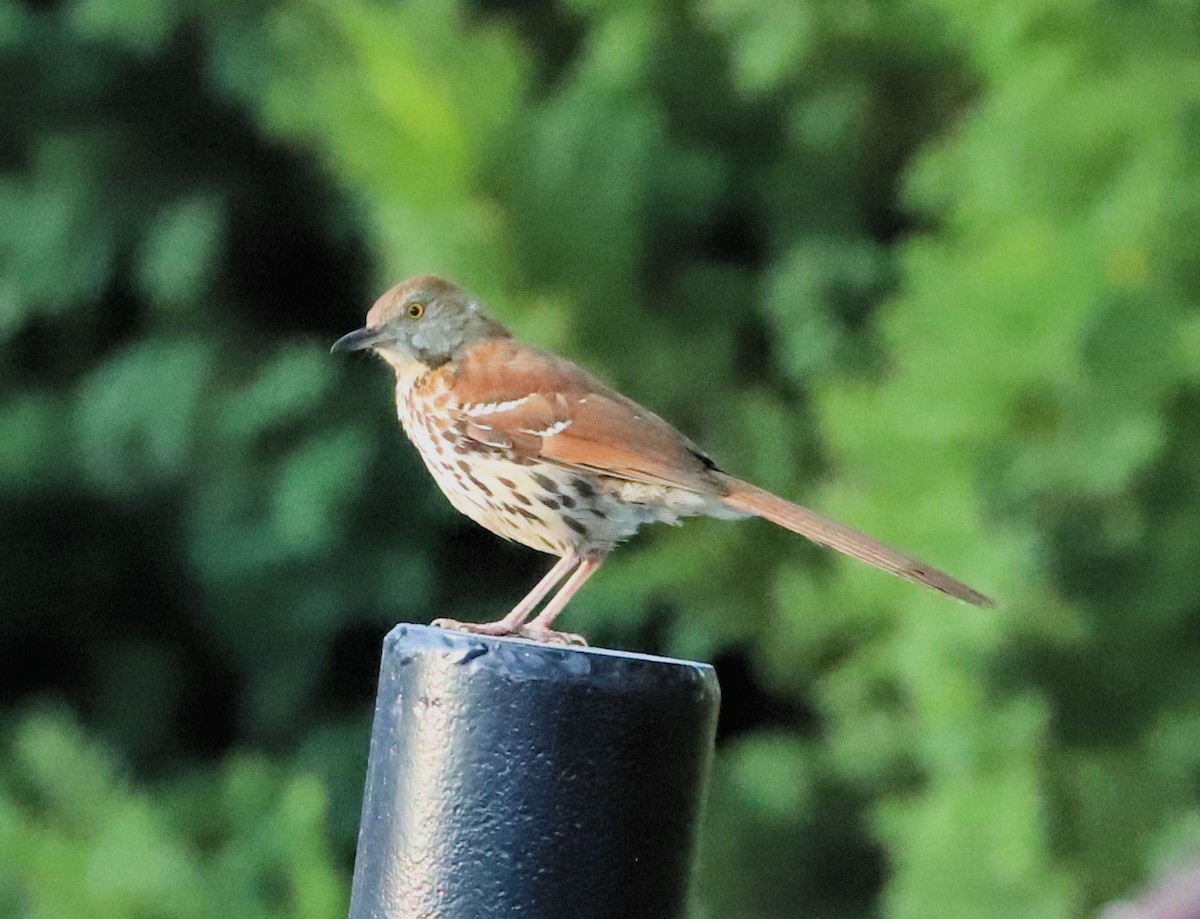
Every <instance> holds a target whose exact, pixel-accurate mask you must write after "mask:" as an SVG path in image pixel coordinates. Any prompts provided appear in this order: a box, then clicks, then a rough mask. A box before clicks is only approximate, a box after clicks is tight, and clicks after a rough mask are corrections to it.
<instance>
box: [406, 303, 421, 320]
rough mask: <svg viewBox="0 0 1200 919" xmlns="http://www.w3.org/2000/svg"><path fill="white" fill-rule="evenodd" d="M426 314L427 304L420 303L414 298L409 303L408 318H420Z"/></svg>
mask: <svg viewBox="0 0 1200 919" xmlns="http://www.w3.org/2000/svg"><path fill="white" fill-rule="evenodd" d="M424 315H425V304H424V303H418V302H417V301H415V300H414V301H413V302H412V303H410V304H409V305H408V318H409V319H420V318H421V317H422V316H424Z"/></svg>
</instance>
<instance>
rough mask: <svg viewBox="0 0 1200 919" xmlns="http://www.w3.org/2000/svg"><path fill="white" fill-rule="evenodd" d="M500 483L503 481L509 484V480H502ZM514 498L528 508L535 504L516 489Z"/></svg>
mask: <svg viewBox="0 0 1200 919" xmlns="http://www.w3.org/2000/svg"><path fill="white" fill-rule="evenodd" d="M500 481H501V482H507V481H508V480H507V479H501V480H500ZM512 496H513V497H514V498H516V499H517V500H518V501H520V502H521V503H522V504H524V505H525V506H526V507H529V505H531V504H532V503H533V502H532V501H530V500H529V499H528V498H526V497H525V496H524V495H523V494H521V493H520V492H519V491H517V490H516V489H515V488H514V489H513V493H512Z"/></svg>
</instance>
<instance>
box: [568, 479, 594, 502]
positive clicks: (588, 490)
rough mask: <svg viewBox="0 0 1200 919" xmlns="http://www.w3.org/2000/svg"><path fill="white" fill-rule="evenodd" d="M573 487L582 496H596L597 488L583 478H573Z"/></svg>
mask: <svg viewBox="0 0 1200 919" xmlns="http://www.w3.org/2000/svg"><path fill="white" fill-rule="evenodd" d="M571 487H572V488H574V489H575V493H576V494H578V495H579V497H581V498H594V497H596V489H594V488H592V486H591V484H590V483H588V482H586V481H585V480H583V479H571Z"/></svg>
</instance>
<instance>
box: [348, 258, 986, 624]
mask: <svg viewBox="0 0 1200 919" xmlns="http://www.w3.org/2000/svg"><path fill="white" fill-rule="evenodd" d="M330 350H331V351H360V350H370V351H373V352H374V353H375V354H376V355H378V356H379V357H381V358H382V359H383V360H384V361H385V362H386V363H387V364H388V365H389V366H390V367H391V369H392V370H393V372H394V374H395V398H396V412H397V415H398V416H399V421H400V424H401V426H402V427H403V429H404V432H405V434H406V435H407V436H408V439H409V440H410V441H411V442H412V443H413V445H414V446H415V447H416V449H417V452H418V453H419V454H420V457H421V459H422V461H423V462H424V464H425V466H426V468H427V469H428V470H429V472H430V474H431V475H432V476H433V479H434V481H435V482H436V483H437V484H438V486H439V487H440V488H441V490H442V492H443V493H444V494H445V496H446V497H447V498H448V499H449V501H450V504H451V505H453V506H454V507H455V509H457V510H458V511H460V512H461V513H463V514H465V515H466V516H467V517H469V518H471V519H472V520H473V521H475V522H476V523H478V524H480V525H482V526H483V527H485V528H486V529H488V530H491V531H492V532H493V533H496V534H498V535H499V536H502V537H504V538H505V539H509V540H512V541H515V542H518V543H521V544H522V545H525V546H528V547H530V548H533V549H536V550H539V551H541V552H545V553H548V554H550V555H553V556H557V558H558V561H557V562H556V563H555V564H554V565H553V567H551V569H550V570H549V571H548V572H547V573H546V575H545V577H543V578H542V579H541V580H540V581H538V583H537V584H536V585H535V586H534V587H533V589H532V590H530V591H529V593H528V594H527V595H526V596H525V597H524V598H523V599H522V600H521V601H520V602H519V603H517V605H516V606H514V607H513V608H512V610H511V611H510V612H509V613H508V614H507V615H505V616H503V617H502V618H500V619H497V620H495V621H491V622H459V621H456V620H452V619H436V620H434V621H433V623H432V624H433V625H435V626H440V627H443V628H448V629H456V630H462V631H467V632H472V633H476V634H482V635H490V636H515V637H522V638H527V639H532V640H534V641H539V642H553V643H563V644H572V645H585V644H586V643H587V642H586V640H585V639H584V638H583V636H581V635H578V634H575V633H571V632H564V631H559V630H557V629H555V628H553V624H554V621H555V619H556V618H557V616H558V615H559V613H561V612H562V611H563V608H564V607H565V606H566V605H567V603H568V602H569V601H570V600H571V598H572V597H574V596H575V595H576V594H577V593H578V592H579V590H580V588H582V587H583V585H584V583H585V582H586V581H587V580H588V579H589V578H591V577H592V576H593V575H594V574H595V573H596V572H597V571H598V570H599V568H600V567H601V565H602V564H603V563H604V561H605V559H606V558H608V556H609V554H610V553H611V552H612V550H613V549H614V548H615V547H616V545H617V544H618V543H620V542H621V541H622V540H624V539H626V538H628V537H630V536H632V535H633V534H634V533H635V532H636V531H637V530H638V529H639V528H640V527H641V526H643V525H645V524H649V523H678V522H679V521H680V520H682V519H683V518H685V517H692V516H697V515H705V516H709V517H717V518H726V519H733V518H743V517H761V518H764V519H766V520H769V521H770V522H772V523H774V524H777V525H779V526H781V527H785V528H786V529H788V530H791V531H792V532H795V533H798V534H800V535H801V536H804V537H806V538H808V539H809V540H811V541H813V542H815V543H818V544H820V545H824V546H828V547H830V548H833V549H836V550H837V551H839V552H843V553H845V554H846V555H849V556H852V557H854V558H857V559H860V560H862V561H864V562H867V563H868V564H871V565H874V566H875V567H877V568H881V569H883V570H884V571H888V572H891V573H892V574H894V575H897V576H899V577H901V578H905V579H907V580H909V581H914V582H916V583H918V584H923V585H925V586H926V587H930V588H932V589H933V590H936V591H940V592H941V593H943V594H946V595H948V596H950V597H954V598H956V599H958V600H962V601H965V602H967V603H970V604H974V605H976V606H991V605H992V601H991V600H990V599H989V598H988V597H986V596H984V595H983V594H981V593H979V592H978V591H977V590H975V589H974V588H972V587H968V586H967V585H966V584H964V583H962V582H961V581H958V580H956V579H954V578H952V577H951V576H950V575H948V574H945V573H944V572H942V571H939V570H938V569H936V568H934V567H932V566H930V565H928V564H926V563H925V562H922V561H920V560H919V559H916V558H914V557H912V556H910V555H907V554H905V553H903V552H900V551H898V550H896V549H893V548H891V547H890V546H887V545H884V544H883V543H881V542H879V541H878V540H876V539H874V538H873V537H871V536H868V535H867V534H865V533H861V532H859V531H858V530H854V529H852V528H850V527H848V526H845V525H844V524H841V523H837V522H835V521H833V520H830V519H827V518H826V517H823V516H821V515H820V514H818V513H817V512H816V511H813V510H810V509H809V508H806V507H802V506H801V505H798V504H794V503H792V502H791V501H788V500H786V499H784V498H781V497H779V496H777V495H775V494H772V493H771V492H769V491H766V490H765V489H762V488H759V487H757V486H755V485H752V484H750V483H749V482H745V481H742V480H741V479H738V478H736V477H735V476H733V475H731V474H729V473H728V472H726V471H725V470H723V469H722V468H721V467H720V466H719V465H718V464H717V463H716V461H714V460H713V459H712V458H711V457H710V456H709V455H708V454H707V453H705V452H704V451H703V450H702V449H701V448H700V447H699V446H697V445H696V444H695V443H693V442H692V441H691V440H689V439H688V438H687V437H685V436H684V435H683V434H681V433H680V432H679V431H677V430H675V428H673V427H672V426H671V425H670V424H669V423H668V422H666V421H664V420H663V419H662V418H660V417H659V416H658V415H656V414H654V412H652V411H650V410H649V409H647V408H645V407H643V406H641V405H639V404H638V403H637V402H635V401H633V400H632V399H629V398H627V397H626V396H623V395H621V394H620V393H619V392H617V391H616V390H614V389H612V388H611V387H609V386H607V385H605V384H604V383H603V382H601V381H600V380H598V379H597V378H596V377H594V376H593V375H591V374H590V373H588V372H587V371H586V370H584V369H582V368H581V367H579V366H577V365H576V364H574V363H572V362H571V361H569V360H567V359H565V358H563V357H560V356H558V355H556V354H553V353H550V352H548V351H545V350H542V349H539V348H537V347H535V346H533V345H529V344H526V343H524V342H522V341H519V340H518V339H516V338H515V337H514V336H513V335H512V333H511V332H509V330H508V329H507V328H505V327H504V326H503V325H502V324H501V323H499V322H498V321H496V320H495V319H493V318H492V317H491V315H490V314H489V313H488V311H487V310H486V309H485V308H484V305H483V304H482V303H481V302H480V301H479V300H478V299H476V298H475V297H474V296H472V295H471V294H470V293H468V292H467V291H465V290H464V289H463V288H461V287H459V286H458V285H457V284H454V283H453V282H451V281H448V280H446V279H444V278H441V277H438V276H436V275H421V276H418V277H413V278H409V279H408V280H405V281H401V282H400V283H398V284H396V285H394V286H393V287H391V288H389V289H388V290H387V291H386V292H385V293H384V294H383V295H382V296H380V297H379V299H377V300H376V301H375V303H374V304H373V305H372V306H371V308H370V310H369V312H368V313H367V317H366V324H365V325H364V326H363V327H362V328H360V329H356V330H355V331H353V332H350V333H349V334H347V335H343V336H342V337H341V338H339V339H338V340H337V341H336V342H334V344H333V346H332V348H331V349H330ZM555 588H557V592H554V591H555ZM552 592H553V596H551V594H552ZM547 598H549V599H547ZM543 601H544V605H541V604H543ZM539 605H541V609H540V610H539V609H538V607H539Z"/></svg>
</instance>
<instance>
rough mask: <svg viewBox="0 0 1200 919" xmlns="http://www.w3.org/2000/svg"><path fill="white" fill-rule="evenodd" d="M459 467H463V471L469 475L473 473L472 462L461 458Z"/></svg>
mask: <svg viewBox="0 0 1200 919" xmlns="http://www.w3.org/2000/svg"><path fill="white" fill-rule="evenodd" d="M458 468H459V469H461V470H462V471H463V472H465V473H466V474H467V475H470V474H471V464H470V463H468V462H467V461H466V460H459V461H458Z"/></svg>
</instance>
